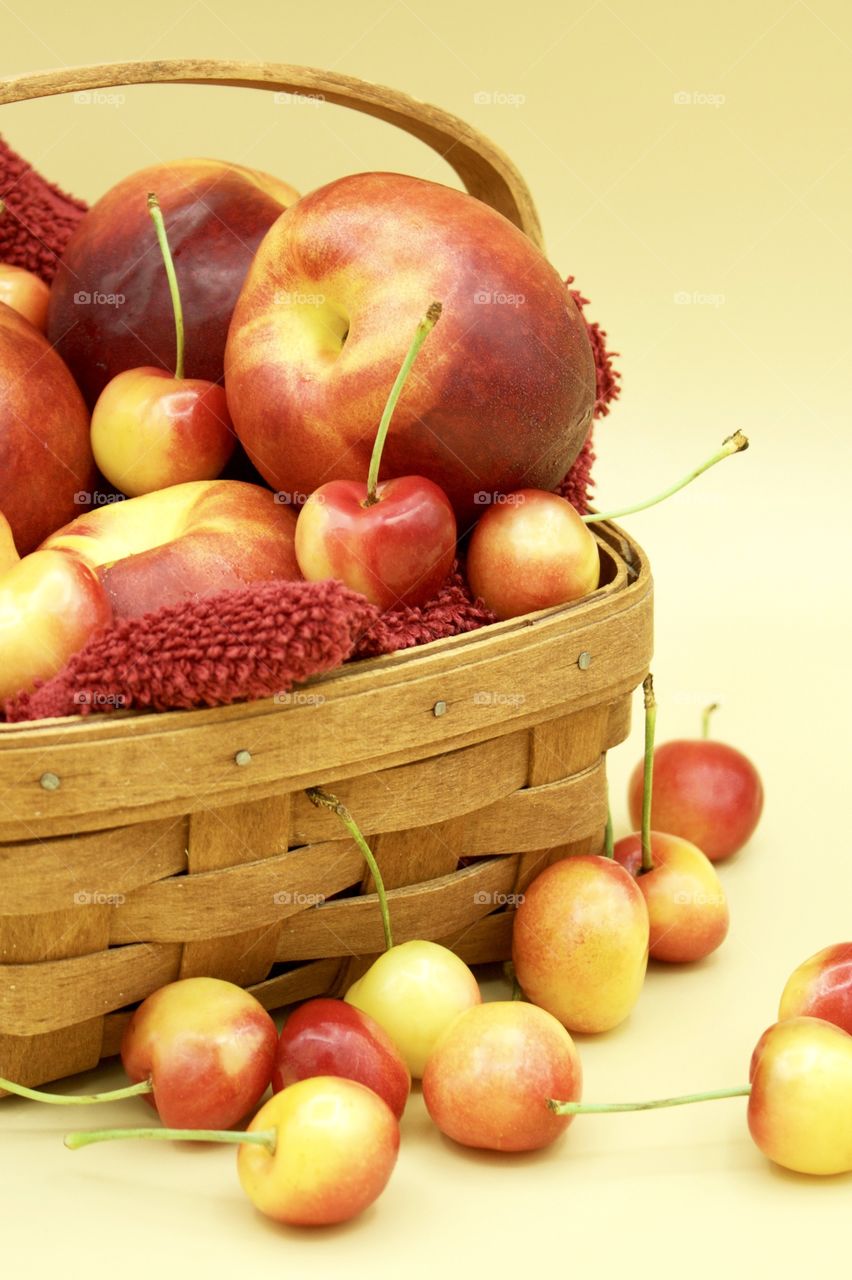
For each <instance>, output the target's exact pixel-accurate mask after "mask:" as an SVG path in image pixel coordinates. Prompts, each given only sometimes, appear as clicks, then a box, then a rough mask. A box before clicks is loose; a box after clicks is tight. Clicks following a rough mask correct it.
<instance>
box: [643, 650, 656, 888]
mask: <svg viewBox="0 0 852 1280" xmlns="http://www.w3.org/2000/svg"><path fill="white" fill-rule="evenodd" d="M642 691H643V693H644V694H645V777H644V781H643V786H642V868H641V870H642V871H653V870H654V857H653V854H652V853H651V791H652V789H653V784H654V732H655V730H656V727H657V699H656V698H655V697H654V677H653V676H652V675H651V673H650V671H649V672H648V674H647V675H646V677H645V679H644V680H643V681H642Z"/></svg>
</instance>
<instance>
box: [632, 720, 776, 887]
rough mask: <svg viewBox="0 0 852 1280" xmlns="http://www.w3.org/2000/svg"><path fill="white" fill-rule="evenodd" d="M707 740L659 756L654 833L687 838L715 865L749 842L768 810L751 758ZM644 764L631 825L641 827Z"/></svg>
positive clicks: (675, 745) (638, 772) (683, 742)
mask: <svg viewBox="0 0 852 1280" xmlns="http://www.w3.org/2000/svg"><path fill="white" fill-rule="evenodd" d="M712 709H713V708H708V710H707V712H705V716H704V737H702V738H694V739H693V738H679V739H675V740H673V741H671V742H664V743H663V744H662V745H661V746H659V747H657V749H656V751H655V752H654V797H653V804H652V806H651V825H652V826H653V828H654V830H655V831H667V832H668V833H669V834H670V835H673V836H683V837H684V839H686V840H691V841H692V843H693V844H697V845H698V847H699V849H702V850H703V851H704V853H705V854H706V855H707V857H708V858H709V859H710V861H711V862H720V861H721V860H722V859H723V858H729V857H730V856H731V855H732V854H734V853H736V852H737V851H738V850H739V849H741V848H742V847H743V845H744V844H745V843H746V841H747V840H749V839H750V837H751V835H752V834H753V832H754V829H755V827H756V826H757V824H758V821H759V819H760V815H761V812H762V810H763V784H762V782H761V780H760V774H759V773H758V772H757V769H756V768H755V767H754V765H753V764H752V762H751V761H750V760H749V759H748V757H747V756H745V755H743V753H742V752H741V751H738V750H737V749H736V748H735V747H731V746H728V745H727V744H726V743H724V742H715V741H713V740H712V739H710V738H708V737H707V736H706V735H707V727H708V718H709V712H710V711H711V710H712ZM642 779H643V764H642V761H640V762H639V763H638V764H637V766H636V768H635V770H634V772H633V774H632V775H631V778H630V784H629V793H628V800H629V806H630V821H631V822H632V823H633V825H634V826H637V825H638V822H639V815H640V813H641V809H642Z"/></svg>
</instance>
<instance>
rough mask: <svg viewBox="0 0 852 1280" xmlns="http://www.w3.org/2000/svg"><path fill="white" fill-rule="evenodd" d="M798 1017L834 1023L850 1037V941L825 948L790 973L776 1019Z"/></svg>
mask: <svg viewBox="0 0 852 1280" xmlns="http://www.w3.org/2000/svg"><path fill="white" fill-rule="evenodd" d="M801 1016H806V1017H810V1018H822V1019H824V1020H825V1021H826V1022H833V1023H834V1024H835V1026H838V1027H842V1028H843V1030H844V1031H848V1032H849V1034H850V1035H852V942H840V943H837V944H836V945H834V946H831V947H824V948H823V949H822V951H818V952H817V953H816V955H813V956H810V957H809V958H808V959H807V960H805V961H804V962H803V963H802V964H800V965H799V966H798V968H797V969H794V970H793V972H792V973H791V974H790V977H789V978H788V979H787V983H786V986H785V987H784V991H783V993H782V996H781V1006H780V1008H779V1010H778V1017H779V1019H781V1020H783V1019H785V1018H796V1017H801Z"/></svg>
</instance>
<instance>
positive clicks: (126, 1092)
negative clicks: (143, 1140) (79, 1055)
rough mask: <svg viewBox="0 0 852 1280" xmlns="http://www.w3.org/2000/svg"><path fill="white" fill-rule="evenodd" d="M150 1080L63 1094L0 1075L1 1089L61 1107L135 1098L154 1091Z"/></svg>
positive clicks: (83, 1105)
mask: <svg viewBox="0 0 852 1280" xmlns="http://www.w3.org/2000/svg"><path fill="white" fill-rule="evenodd" d="M153 1088H154V1086H153V1085H152V1084H151V1081H150V1080H140V1081H139V1083H138V1084H129V1085H127V1086H126V1087H125V1088H123V1089H110V1090H109V1091H108V1092H107V1093H89V1094H73V1093H71V1094H62V1093H44V1092H43V1091H42V1090H41V1089H28V1088H27V1087H26V1085H23V1084H15V1082H14V1081H13V1080H4V1079H3V1078H2V1077H0V1089H5V1090H6V1092H7V1093H15V1094H17V1095H18V1096H19V1097H21V1098H31V1099H32V1100H33V1102H52V1103H53V1104H54V1105H55V1106H60V1107H85V1106H90V1105H91V1104H92V1103H94V1102H118V1101H119V1100H120V1099H121V1098H135V1097H138V1096H139V1094H144V1093H151V1092H153Z"/></svg>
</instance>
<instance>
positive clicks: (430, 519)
mask: <svg viewBox="0 0 852 1280" xmlns="http://www.w3.org/2000/svg"><path fill="white" fill-rule="evenodd" d="M440 314H441V304H440V303H438V302H433V303H432V305H431V307H430V308H429V310H428V312H427V313H426V315H425V317H424V318H423V319H422V320H421V321H420V324H419V325H418V326H417V330H416V332H415V335H414V338H413V340H412V343H411V346H410V347H409V350H408V353H407V355H406V357H405V360H404V361H403V364H402V367H401V369H400V370H399V373H398V374H397V377H396V381H395V382H394V384H393V387H392V389H391V392H390V395H389V396H388V400H387V403H386V404H385V407H384V411H383V413H382V418H381V422H380V424H379V429H378V432H377V434H376V439H375V443H374V446H373V453H372V457H371V459H370V469H369V473H368V475H367V482H366V484H364V483H361V482H360V481H357V480H332V481H330V482H329V483H328V484H324V485H321V486H320V488H319V489H316V490H315V491H314V492H313V493H312V494H311V496H310V497H309V498H308V500H307V502H306V503H305V504H304V506H303V507H302V509H301V510H300V512H299V519H298V523H297V525H296V556H297V558H298V561H299V568H300V569H301V570H302V573H303V574H304V575H305V577H306V578H308V579H309V580H311V581H317V580H321V579H324V578H339V579H340V580H341V581H342V582H344V583H345V584H346V586H347V587H351V588H353V590H356V591H360V592H361V594H362V595H365V596H366V597H367V599H368V600H371V601H372V603H373V604H376V605H378V606H379V607H380V608H382V609H390V608H393V607H394V606H395V605H398V604H403V603H404V604H407V605H418V604H425V603H426V602H427V601H428V600H431V599H432V597H433V596H434V595H435V593H436V592H437V590H438V589H439V587H440V586H441V585H442V584H443V582H444V581H445V580H446V578H447V575H448V574H449V573H450V570H451V569H452V567H453V563H454V561H455V555H456V520H455V515H454V514H453V508H452V506H451V505H450V501H449V499H448V497H447V495H446V494H445V493H444V491H443V489H439V488H438V486H437V485H436V484H434V483H433V482H432V481H431V480H427V479H426V478H425V476H401V477H398V478H396V479H392V480H386V481H384V482H383V483H382V484H379V469H380V466H381V460H382V454H383V451H384V448H385V445H386V442H387V439H388V430H389V427H390V423H391V418H392V416H393V412H394V409H395V407H396V404H397V401H398V399H399V396H400V393H401V391H402V388H403V386H404V385H405V382H406V380H407V378H408V374H409V372H410V370H411V366H412V364H413V363H414V361H415V359H416V357H417V353H418V351H419V350H420V347H421V346H422V344H423V342H424V341H425V339H426V336H427V334H428V333H429V332H430V331H431V329H432V327H433V326H434V325H435V324H436V322H437V320H438V318H439V316H440Z"/></svg>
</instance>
